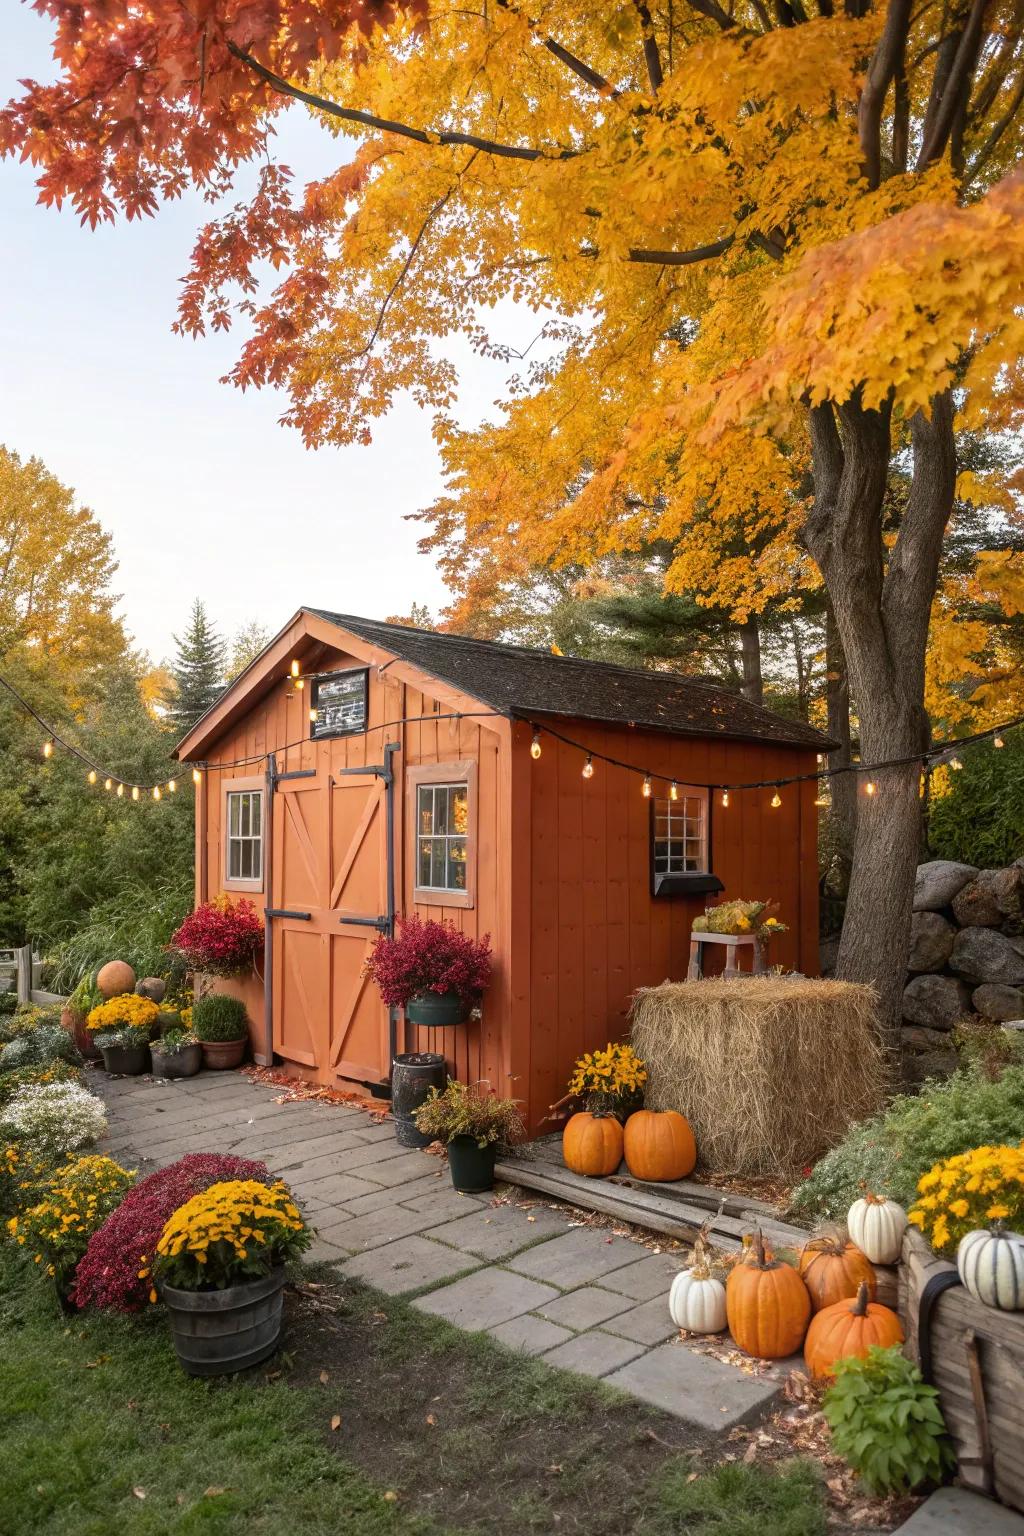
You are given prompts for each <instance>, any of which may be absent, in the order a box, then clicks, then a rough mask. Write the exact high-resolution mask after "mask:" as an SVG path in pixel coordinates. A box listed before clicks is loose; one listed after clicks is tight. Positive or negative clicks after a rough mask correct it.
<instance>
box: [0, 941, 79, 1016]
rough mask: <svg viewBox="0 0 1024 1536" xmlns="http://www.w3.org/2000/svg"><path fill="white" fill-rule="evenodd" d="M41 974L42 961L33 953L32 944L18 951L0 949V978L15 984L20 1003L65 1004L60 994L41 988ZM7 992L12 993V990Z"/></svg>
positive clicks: (22, 946)
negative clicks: (4, 977) (5, 978)
mask: <svg viewBox="0 0 1024 1536" xmlns="http://www.w3.org/2000/svg"><path fill="white" fill-rule="evenodd" d="M41 972H42V961H41V960H40V959H39V956H38V955H34V954H33V953H32V945H31V944H22V945H21V947H20V948H18V949H0V977H3V976H6V977H7V979H8V980H9V981H13V982H14V990H15V991H16V992H17V994H18V1002H19V1003H41V1004H46V1003H63V1002H64V1001H65V999H64V998H63V997H62V996H61V995H60V993H58V992H46V991H44V990H43V989H42V988H41V987H40V986H39V979H40V975H41ZM6 990H7V991H10V988H9V987H8V988H7V989H6Z"/></svg>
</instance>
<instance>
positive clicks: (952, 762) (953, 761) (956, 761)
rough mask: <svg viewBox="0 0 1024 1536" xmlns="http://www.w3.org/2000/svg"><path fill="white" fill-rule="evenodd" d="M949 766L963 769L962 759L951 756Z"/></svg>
mask: <svg viewBox="0 0 1024 1536" xmlns="http://www.w3.org/2000/svg"><path fill="white" fill-rule="evenodd" d="M949 766H950V767H951V768H955V769H957V770H959V769H961V768H962V767H963V763H962V762H961V761H960V759H959V758H958V757H951V758H950V760H949Z"/></svg>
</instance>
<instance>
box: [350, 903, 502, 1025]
mask: <svg viewBox="0 0 1024 1536" xmlns="http://www.w3.org/2000/svg"><path fill="white" fill-rule="evenodd" d="M366 974H367V975H368V976H369V978H370V980H371V981H373V982H375V983H376V985H377V988H378V990H379V992H380V995H381V1000H382V1001H383V1002H384V1003H385V1004H386V1005H387V1006H388V1007H389V1008H404V1007H405V1005H406V1003H407V1002H408V1001H409V999H410V998H411V997H416V996H418V995H419V994H420V993H421V992H438V993H445V992H455V993H457V994H458V996H459V997H461V998H462V999H463V1001H464V1002H467V1003H477V1002H479V1000H480V997H481V994H482V993H483V992H485V991H486V990H487V986H488V984H489V982H490V979H491V936H490V934H484V936H483V938H482V939H474V938H471V937H470V935H469V934H467V933H460V931H459V930H458V929H457V928H456V927H455V926H454V925H453V924H452V923H447V922H444V923H435V922H433V921H432V920H431V919H429V918H426V919H424V918H422V917H417V916H413V917H400V918H399V919H398V932H397V933H396V935H395V936H394V938H390V937H389V936H388V935H387V934H384V933H382V934H381V936H380V937H379V938H378V940H377V942H376V943H375V944H374V946H373V949H372V950H371V951H370V958H369V960H368V961H367V965H366Z"/></svg>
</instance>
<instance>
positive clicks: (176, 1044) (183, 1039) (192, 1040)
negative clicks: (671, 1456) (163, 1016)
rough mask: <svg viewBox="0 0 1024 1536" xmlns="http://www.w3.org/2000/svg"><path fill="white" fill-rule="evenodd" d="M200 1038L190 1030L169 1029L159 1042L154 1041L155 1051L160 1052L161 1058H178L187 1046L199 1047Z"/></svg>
mask: <svg viewBox="0 0 1024 1536" xmlns="http://www.w3.org/2000/svg"><path fill="white" fill-rule="evenodd" d="M198 1044H199V1036H198V1035H196V1034H194V1033H193V1032H192V1030H190V1029H169V1030H167V1031H166V1033H165V1034H163V1035H161V1037H160V1039H159V1040H154V1042H153V1049H154V1051H159V1053H160V1055H161V1056H177V1055H178V1053H179V1051H183V1050H185V1049H186V1047H187V1046H190V1045H198Z"/></svg>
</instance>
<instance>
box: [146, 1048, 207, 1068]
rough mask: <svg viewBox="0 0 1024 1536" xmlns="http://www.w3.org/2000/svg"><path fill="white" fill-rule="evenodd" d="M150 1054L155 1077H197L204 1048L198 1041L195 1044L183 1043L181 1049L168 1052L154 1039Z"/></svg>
mask: <svg viewBox="0 0 1024 1536" xmlns="http://www.w3.org/2000/svg"><path fill="white" fill-rule="evenodd" d="M150 1054H151V1055H152V1057H153V1076H154V1077H195V1075H196V1073H197V1072H198V1071H199V1069H200V1067H201V1066H202V1064H203V1048H202V1046H201V1045H200V1044H199V1043H198V1041H197V1042H196V1044H195V1045H183V1046H182V1048H181V1050H180V1051H168V1052H166V1053H165V1052H164V1051H161V1050H160V1048H159V1046H158V1045H157V1043H156V1042H155V1041H154V1043H153V1044H152V1045H151V1046H150Z"/></svg>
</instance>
